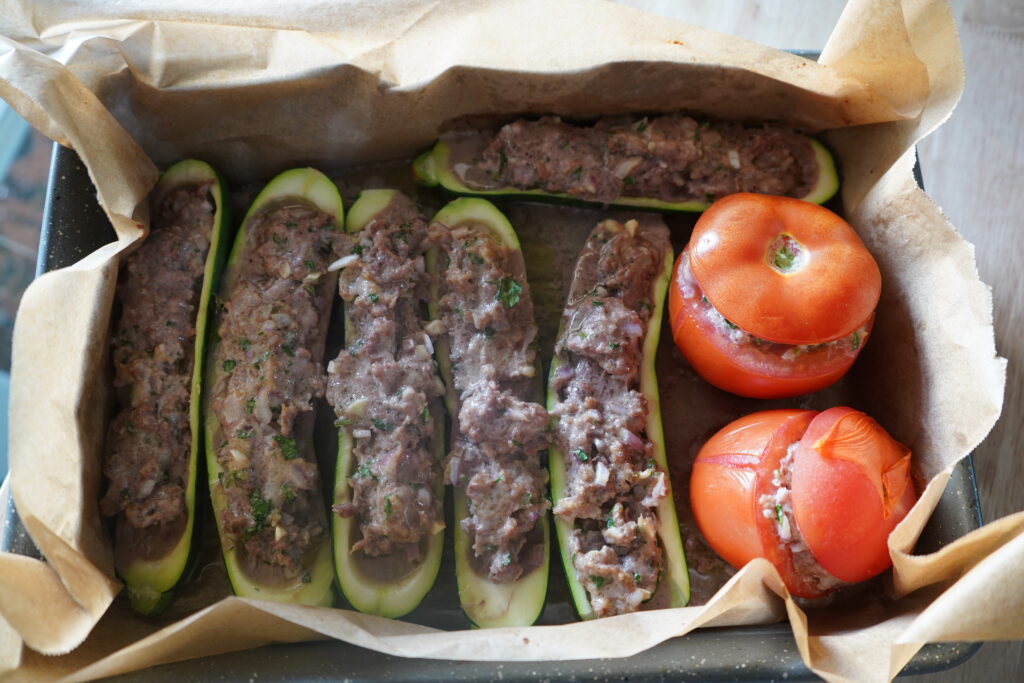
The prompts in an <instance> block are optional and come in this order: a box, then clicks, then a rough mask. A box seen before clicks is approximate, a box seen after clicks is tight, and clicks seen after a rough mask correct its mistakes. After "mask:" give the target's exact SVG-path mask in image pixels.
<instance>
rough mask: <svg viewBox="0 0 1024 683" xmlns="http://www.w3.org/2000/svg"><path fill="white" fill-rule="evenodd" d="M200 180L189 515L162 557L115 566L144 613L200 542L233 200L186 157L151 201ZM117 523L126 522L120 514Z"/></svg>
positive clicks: (175, 580) (213, 174)
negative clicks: (206, 230)
mask: <svg viewBox="0 0 1024 683" xmlns="http://www.w3.org/2000/svg"><path fill="white" fill-rule="evenodd" d="M201 183H211V185H210V197H211V199H212V200H213V204H214V215H213V227H212V229H211V231H210V246H209V249H208V251H207V254H206V261H205V264H204V267H203V282H202V287H201V289H200V294H199V301H198V305H197V306H196V323H195V330H196V336H195V344H194V349H193V352H194V354H195V355H194V361H193V364H192V366H193V367H192V379H191V385H190V395H191V400H190V402H189V431H190V432H191V434H192V444H191V447H190V449H189V462H188V468H187V472H188V480H187V482H186V485H185V514H186V515H187V521H186V524H185V529H184V531H183V532H182V535H181V538H180V539H179V540H178V543H177V544H175V546H174V547H173V548H172V549H171V550H170V552H168V553H167V555H165V556H164V557H161V558H158V559H154V560H143V559H139V558H134V559H131V560H129V561H128V562H127V564H121V563H119V564H118V566H117V572H118V574H119V575H120V576H121V579H122V580H123V581H124V584H125V588H126V590H127V592H128V598H129V600H130V601H131V604H132V607H133V608H135V610H136V611H138V612H140V613H142V614H146V615H152V614H157V613H159V612H160V611H162V610H163V609H164V608H165V607H166V606H167V605H168V604H169V603H170V601H171V599H172V598H173V595H174V589H175V587H176V586H177V585H178V584H179V583H180V582H181V581H182V579H183V578H184V577H185V576H186V574H187V573H188V569H189V567H190V566H191V565H192V564H193V563H194V561H195V554H196V551H197V548H198V546H199V543H198V534H197V533H196V532H195V529H196V482H197V480H198V479H199V476H200V474H201V466H200V457H201V456H200V454H201V452H202V442H203V439H202V410H201V407H202V406H201V403H202V393H201V392H202V377H203V358H204V356H203V352H204V349H205V346H206V329H207V326H208V322H209V308H210V299H211V296H212V293H213V291H214V289H215V288H216V285H217V281H218V279H219V278H220V273H221V270H222V269H223V267H224V259H225V257H226V256H227V245H228V244H229V239H230V231H231V202H230V201H229V198H228V191H227V184H226V183H225V182H224V179H223V178H222V177H221V175H220V174H219V173H218V172H217V171H216V170H214V168H213V167H211V166H210V165H209V164H207V163H205V162H203V161H199V160H197V159H186V160H184V161H179V162H178V163H176V164H174V165H173V166H171V167H170V168H168V169H167V170H166V171H164V173H163V174H162V175H161V176H160V179H159V180H158V181H157V184H156V186H155V187H154V189H153V192H152V196H153V204H154V205H156V204H158V203H159V202H160V200H161V199H162V198H163V197H164V196H165V195H166V194H167V193H169V192H171V191H173V190H174V189H176V188H178V187H181V186H183V185H198V184H201ZM118 523H119V524H120V523H122V522H121V521H120V520H119V521H118Z"/></svg>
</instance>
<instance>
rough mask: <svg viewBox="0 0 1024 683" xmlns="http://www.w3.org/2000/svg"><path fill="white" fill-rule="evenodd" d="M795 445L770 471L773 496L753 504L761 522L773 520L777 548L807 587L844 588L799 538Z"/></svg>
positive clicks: (840, 581)
mask: <svg viewBox="0 0 1024 683" xmlns="http://www.w3.org/2000/svg"><path fill="white" fill-rule="evenodd" d="M797 446H799V442H797V443H793V444H790V446H789V448H788V449H786V455H785V456H784V457H783V458H782V460H781V461H780V462H779V469H777V470H775V472H773V476H772V486H774V487H775V493H774V494H766V495H763V496H761V497H760V498H759V499H758V501H757V504H758V506H759V507H760V508H761V514H762V515H764V517H765V519H774V520H775V524H776V530H777V531H778V534H779V545H780V547H782V548H785V549H787V550H788V551H789V552H790V554H791V555H792V558H793V568H794V569H795V570H796V572H797V573H798V574H799V575H800V576H802V577H803V579H804V581H805V582H806V583H807V585H808V586H810V587H811V588H813V589H814V590H816V591H818V592H819V593H823V594H824V593H827V592H829V591H831V590H833V589H835V588H838V587H839V586H844V585H847V584H846V583H845V582H844V581H842V580H841V579H837V578H836V577H834V576H832V575H831V574H830V573H829V572H828V570H826V569H825V568H824V567H822V566H821V565H820V564H818V561H817V560H816V559H814V555H812V554H811V550H810V548H808V547H807V543H805V542H804V538H803V536H802V535H800V528H799V527H797V525H796V517H795V516H794V514H793V493H792V490H791V489H792V480H793V456H794V454H795V453H796V449H797Z"/></svg>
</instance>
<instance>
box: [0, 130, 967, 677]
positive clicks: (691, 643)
mask: <svg viewBox="0 0 1024 683" xmlns="http://www.w3.org/2000/svg"><path fill="white" fill-rule="evenodd" d="M920 180H921V178H920V174H919V173H918V181H919V182H920ZM114 239H115V235H114V232H113V230H112V228H111V226H110V224H109V221H108V220H107V218H106V216H105V214H104V213H103V211H102V210H101V209H100V207H99V205H98V204H97V201H96V191H95V188H94V187H93V185H92V182H91V181H90V179H89V176H88V173H87V172H86V170H85V166H84V164H82V162H81V160H80V159H79V157H78V155H77V154H76V153H75V152H73V151H71V150H68V149H65V148H63V147H60V146H59V145H56V144H55V145H54V152H53V159H52V165H51V170H50V177H49V184H48V188H47V200H46V206H45V209H44V215H43V226H42V234H41V239H40V244H39V256H38V262H37V275H39V274H42V273H45V272H47V271H50V270H54V269H57V268H62V267H64V266H67V265H70V264H72V263H74V262H76V261H78V260H79V259H81V258H82V257H84V256H86V255H87V254H89V253H91V252H92V251H94V250H95V249H97V248H99V247H101V246H103V245H104V244H107V243H109V242H111V241H113V240H114ZM7 488H8V487H4V490H6V489H7ZM0 505H2V506H4V508H5V509H6V515H4V518H5V524H4V528H3V529H2V530H0V550H7V551H12V552H17V553H21V554H24V555H30V556H34V557H38V556H39V554H38V551H37V550H36V548H35V546H34V545H33V544H32V541H31V539H30V538H29V537H28V535H27V534H26V533H25V530H24V528H23V526H22V525H21V523H20V520H19V519H18V516H17V512H16V511H15V509H14V506H13V502H12V501H11V500H10V495H9V493H7V494H6V495H4V498H3V499H0ZM981 523H982V519H981V506H980V502H979V498H978V490H977V485H976V480H975V474H974V464H973V459H972V457H971V456H968V457H967V458H965V459H964V460H963V461H961V462H960V463H959V464H958V465H957V467H956V468H955V469H954V472H953V477H952V478H951V480H950V482H949V484H948V485H947V488H946V491H945V493H944V495H943V497H942V499H941V500H940V502H939V505H938V507H937V509H936V510H935V512H934V514H933V515H932V517H931V519H930V521H929V523H928V525H927V526H926V527H925V529H924V532H923V533H922V535H921V537H920V540H919V541H918V544H917V546H916V548H915V550H916V552H919V553H926V552H933V551H935V550H937V549H939V548H941V547H942V546H944V545H946V544H948V543H949V542H951V541H953V540H955V539H957V538H959V537H960V536H963V535H964V534H966V533H968V532H970V531H972V530H974V529H976V528H978V527H979V526H980V525H981ZM449 546H450V544H449ZM446 552H448V553H449V556H448V557H447V558H446V559H445V562H447V563H448V564H447V565H446V566H452V565H451V564H450V560H451V558H450V552H451V550H450V547H449V548H448V549H447V551H446ZM440 582H441V580H440V578H439V583H440ZM561 583H564V581H562V580H561V577H560V572H559V570H558V569H557V568H556V569H553V571H552V581H551V584H552V586H551V592H552V593H557V592H558V591H561V590H564V588H560V584H561ZM449 590H451V589H449ZM441 592H442V593H445V592H446V591H445V590H444V589H443V588H442V590H441ZM561 601H563V600H562V599H561V598H559V597H558V596H557V595H553V596H550V597H549V605H548V611H547V612H546V614H545V617H546V618H545V621H549V620H551V619H552V618H554V620H556V621H558V620H561V621H565V620H567V619H571V613H566V614H561V613H560V611H564V610H562V609H561V608H560V607H559V604H560V602H561ZM455 605H457V598H454V595H441V596H439V599H438V600H437V601H436V603H435V602H433V601H431V600H429V596H428V600H427V601H426V602H425V604H424V606H423V607H421V608H419V609H417V610H416V611H415V612H414V613H413V614H412V615H410V620H412V621H416V622H419V623H424V624H429V625H435V626H438V627H440V628H460V627H462V626H463V625H464V623H465V621H464V619H463V618H462V617H461V614H459V613H458V610H457V608H455V607H454V606H455ZM441 606H443V607H441ZM552 612H554V614H552ZM980 647H981V644H980V643H933V644H929V645H926V646H924V648H922V649H921V651H920V652H918V653H917V655H916V656H915V657H914V658H913V659H912V660H911V662H910V663H909V664H908V665H907V666H906V667H905V668H904V670H903V671H902V672H901V675H913V674H921V673H929V672H934V671H940V670H943V669H948V668H952V667H955V666H957V665H959V664H961V663H962V662H964V661H965V660H966V659H968V658H970V657H971V656H972V655H973V654H974V653H975V652H976V651H977V650H978V649H979V648H980ZM139 676H141V677H144V678H145V679H146V680H148V681H193V680H194V681H204V680H209V679H211V678H213V677H216V678H217V679H219V680H227V681H234V680H240V681H241V680H244V681H249V680H252V678H253V677H254V676H258V677H260V678H264V679H265V678H271V679H289V680H328V679H337V678H344V679H346V680H351V681H360V680H371V679H379V678H388V679H396V680H409V681H435V680H451V681H462V680H494V679H499V678H500V679H502V680H508V681H520V680H522V681H527V680H530V681H533V680H536V679H538V678H540V679H568V680H632V681H647V680H666V679H671V680H704V681H719V680H769V679H775V680H778V679H786V680H808V679H814V678H815V676H814V674H813V673H812V672H811V671H810V670H808V669H807V667H806V666H804V664H803V661H802V660H801V658H800V654H799V652H798V650H797V648H796V644H795V642H794V640H793V636H792V633H791V631H790V628H789V626H788V624H786V623H780V624H773V625H767V626H758V627H742V628H738V627H732V628H712V629H700V630H697V631H694V632H692V633H690V634H687V635H686V636H683V637H680V638H673V639H671V640H668V641H666V642H664V643H662V644H660V645H658V646H656V647H654V648H652V649H650V650H648V651H646V652H643V653H641V654H638V655H635V656H633V657H627V658H621V659H596V660H576V661H562V662H464V661H451V660H430V659H409V658H400V657H392V656H388V655H383V654H380V653H377V652H374V651H371V650H367V649H364V648H361V647H357V646H354V645H349V644H347V643H342V642H337V641H321V642H313V643H299V644H287V645H269V646H264V647H261V648H258V649H255V650H247V651H243V652H235V653H229V654H224V655H218V656H214V657H207V658H203V659H196V660H189V661H185V662H178V663H174V664H168V665H163V666H158V667H154V668H151V669H147V670H145V671H144V672H142V673H140V674H134V675H133V677H139Z"/></svg>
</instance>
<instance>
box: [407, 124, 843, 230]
mask: <svg viewBox="0 0 1024 683" xmlns="http://www.w3.org/2000/svg"><path fill="white" fill-rule="evenodd" d="M807 140H808V141H809V142H810V143H811V147H812V148H813V149H814V157H815V159H816V160H817V162H818V179H817V182H816V183H815V185H814V187H813V188H811V190H810V192H808V193H807V194H806V195H804V196H803V197H800V198H799V199H803V200H804V201H808V202H813V203H815V204H823V203H825V202H827V201H828V200H829V199H831V198H832V197H833V196H834V195H835V193H836V192H837V191H838V190H839V174H838V172H837V171H836V163H835V159H834V158H833V157H832V154H831V152H829V151H828V149H826V148H825V146H824V145H823V144H821V143H820V142H818V141H817V140H816V139H814V138H811V137H808V138H807ZM450 155H451V150H450V148H449V147H448V145H447V144H446V143H445V142H444V141H443V140H438V141H437V142H436V143H435V144H434V146H433V147H432V148H431V149H429V150H427V151H426V152H424V153H422V154H421V155H420V156H418V157H417V158H416V160H415V161H414V162H413V174H414V175H415V177H416V181H417V182H419V183H420V184H421V185H424V186H426V187H438V186H440V187H441V188H442V189H444V190H446V191H447V192H450V193H452V194H456V195H470V196H475V197H485V198H494V199H521V200H533V201H544V202H551V203H555V204H568V205H571V206H590V207H593V206H608V205H610V206H618V207H624V208H631V209H642V210H647V211H669V212H673V213H699V212H702V211H704V210H705V209H707V208H708V207H709V206H711V204H710V203H708V202H702V201H689V202H667V201H664V200H661V199H649V198H646V197H619V198H617V199H615V200H614V201H612V202H610V203H605V202H600V201H594V200H590V199H585V198H582V197H577V196H576V195H570V194H565V193H562V192H545V191H543V190H523V189H520V188H516V187H507V188H501V189H494V190H474V189H472V188H470V187H468V186H466V185H465V184H464V183H463V182H462V181H461V180H459V179H458V178H457V177H456V176H455V174H454V173H452V170H451V164H450Z"/></svg>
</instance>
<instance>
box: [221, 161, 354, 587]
mask: <svg viewBox="0 0 1024 683" xmlns="http://www.w3.org/2000/svg"><path fill="white" fill-rule="evenodd" d="M282 200H292V201H294V200H298V201H302V202H306V203H309V204H311V205H313V206H315V207H316V208H318V209H320V210H321V211H324V212H325V213H328V214H331V215H333V216H334V217H335V224H334V227H335V229H336V230H339V231H340V230H342V229H343V228H342V226H343V223H344V205H343V203H342V200H341V194H340V193H339V192H338V188H337V187H336V186H335V185H334V183H333V182H331V180H330V179H328V178H327V176H325V175H323V174H322V173H320V172H319V171H317V170H315V169H312V168H296V169H292V170H289V171H285V172H283V173H281V174H279V175H278V176H276V177H275V178H274V179H272V180H271V181H270V182H269V183H268V184H267V186H266V187H264V188H263V190H262V191H261V192H260V193H259V194H258V195H257V196H256V199H255V200H253V203H252V205H251V206H250V207H249V210H248V212H246V214H245V218H244V219H243V220H242V224H241V226H240V227H239V228H238V233H237V234H236V236H235V240H234V244H233V246H232V248H231V253H230V255H229V256H228V261H227V265H226V268H225V271H224V275H223V277H222V278H221V283H220V292H221V293H222V294H226V293H227V292H229V291H230V289H231V286H232V285H233V283H234V281H235V280H236V279H237V277H238V275H237V273H238V269H239V267H240V263H241V260H242V258H243V256H244V255H245V250H246V246H247V242H248V234H249V226H250V225H251V224H252V223H253V221H254V220H255V219H256V218H257V217H258V216H259V215H260V214H261V212H262V211H264V210H265V209H267V208H272V207H273V206H274V205H275V204H276V203H277V202H280V201H282ZM213 354H214V346H213V345H212V346H211V348H210V350H209V357H210V358H213V357H214V356H213ZM222 372H223V371H222V369H221V368H218V367H216V363H208V364H207V370H206V374H205V382H206V385H207V386H208V387H213V386H214V385H215V384H216V382H217V379H218V378H219V376H220V375H221V374H222ZM208 401H209V394H206V395H205V396H204V414H206V415H207V416H208V418H207V419H206V425H205V427H206V429H205V432H206V465H207V478H208V484H209V491H210V500H211V502H212V504H213V512H214V517H215V518H216V520H217V530H218V533H219V534H220V541H221V550H222V551H223V554H224V565H225V568H226V569H227V574H228V579H229V580H230V581H231V586H232V588H233V589H234V592H235V594H236V595H238V596H241V597H245V598H257V599H263V600H274V601H278V602H292V603H297V604H303V605H321V606H329V605H331V604H332V603H333V594H332V591H331V587H332V584H333V579H334V570H333V568H332V566H331V547H330V546H331V544H330V540H329V539H327V538H325V539H324V540H323V541H322V543H321V546H320V548H319V550H318V551H317V554H316V557H315V558H314V560H313V562H312V565H311V566H310V568H309V570H308V573H309V579H310V580H309V581H308V582H301V581H296V582H295V583H294V584H292V585H289V586H272V585H266V584H261V583H260V582H258V581H256V580H255V579H253V578H252V577H250V576H248V575H247V574H246V573H245V572H244V571H243V570H242V567H241V565H240V562H239V559H238V557H237V551H236V549H235V548H234V547H233V541H232V539H231V538H230V536H228V535H227V534H226V533H225V532H224V529H223V525H222V521H221V517H222V511H223V510H224V508H225V500H224V496H223V494H222V492H221V488H220V483H219V480H220V475H221V473H222V472H223V469H222V468H221V466H220V463H218V462H217V444H218V443H219V442H220V440H221V433H220V425H219V424H218V420H217V419H216V417H213V416H211V415H210V408H209V403H208Z"/></svg>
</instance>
